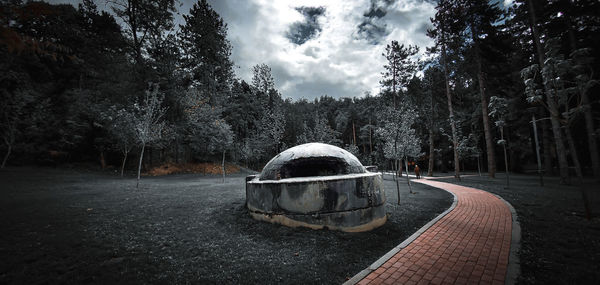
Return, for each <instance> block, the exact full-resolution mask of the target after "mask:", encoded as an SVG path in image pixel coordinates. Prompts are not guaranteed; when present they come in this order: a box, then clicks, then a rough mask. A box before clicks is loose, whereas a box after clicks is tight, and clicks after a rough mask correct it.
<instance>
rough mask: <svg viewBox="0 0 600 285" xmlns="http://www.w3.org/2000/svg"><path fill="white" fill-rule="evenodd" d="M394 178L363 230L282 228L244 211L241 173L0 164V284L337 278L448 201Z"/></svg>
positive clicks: (351, 272)
mask: <svg viewBox="0 0 600 285" xmlns="http://www.w3.org/2000/svg"><path fill="white" fill-rule="evenodd" d="M413 185H414V187H413V190H414V191H416V192H417V193H416V194H409V193H408V189H407V188H406V184H405V183H401V186H402V196H401V200H402V203H401V205H400V206H397V205H396V201H397V197H396V188H395V184H394V182H393V181H388V180H386V181H385V187H386V194H387V198H388V204H387V211H388V212H389V214H390V218H389V221H388V222H387V223H386V224H385V225H384V226H383V227H381V228H378V229H376V230H374V231H371V232H367V233H342V232H334V231H314V230H310V229H292V228H286V227H283V226H279V225H274V224H268V223H264V222H258V221H255V220H253V219H251V218H250V217H249V215H248V214H247V212H246V209H245V208H244V202H245V192H244V175H237V176H229V177H227V178H226V180H225V183H221V178H220V177H219V176H202V175H193V174H187V175H170V176H163V177H144V178H143V179H142V182H141V185H140V189H136V188H135V180H134V179H132V178H125V179H122V178H120V177H117V176H114V175H112V174H108V173H102V172H94V171H84V170H68V169H52V168H8V169H4V170H2V171H0V197H1V198H0V214H1V217H2V218H1V219H0V227H1V228H2V235H1V236H0V283H2V284H4V283H8V284H40V283H51V284H53V283H77V284H79V283H99V284H112V283H178V284H185V283H195V284H199V283H200V284H223V283H228V284H239V283H245V284H248V283H252V284H265V283H271V284H273V283H286V284H340V283H342V282H344V281H345V280H346V278H349V277H352V276H353V275H354V274H356V273H358V272H359V271H360V270H362V269H364V268H365V267H367V266H368V265H370V264H371V263H372V262H374V261H375V260H377V259H378V258H379V257H380V256H381V255H383V254H385V253H386V252H387V251H389V250H390V249H391V248H393V247H394V246H396V245H397V244H399V243H400V242H402V241H403V240H404V239H405V238H407V237H408V236H410V235H411V234H412V233H414V232H415V231H416V230H417V229H419V228H420V227H421V226H423V225H424V224H426V223H427V222H428V221H429V220H431V219H432V218H434V217H435V216H437V215H438V214H440V213H441V212H443V211H444V210H446V209H447V208H448V207H449V206H450V204H451V203H452V197H451V195H450V194H448V193H446V192H444V191H442V190H438V189H434V188H430V187H428V186H424V185H420V184H418V183H415V184H413Z"/></svg>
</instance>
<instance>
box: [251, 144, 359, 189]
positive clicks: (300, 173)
mask: <svg viewBox="0 0 600 285" xmlns="http://www.w3.org/2000/svg"><path fill="white" fill-rule="evenodd" d="M365 172H366V170H365V167H364V166H363V165H362V164H361V163H360V161H359V160H358V158H356V156H354V155H353V154H351V153H350V152H348V151H346V150H345V149H342V148H339V147H337V146H333V145H329V144H324V143H307V144H303V145H298V146H295V147H292V148H289V149H287V150H285V151H283V152H281V153H280V154H278V155H277V156H275V157H273V158H272V159H271V160H270V161H269V162H268V163H267V164H266V165H265V167H264V168H263V171H262V172H261V174H260V176H259V177H260V178H259V179H260V180H275V179H278V178H279V179H285V178H293V177H311V176H330V175H344V174H355V173H365ZM278 175H279V176H278Z"/></svg>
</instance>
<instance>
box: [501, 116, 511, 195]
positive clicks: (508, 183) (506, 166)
mask: <svg viewBox="0 0 600 285" xmlns="http://www.w3.org/2000/svg"><path fill="white" fill-rule="evenodd" d="M500 137H501V138H502V141H503V142H504V143H503V144H502V148H503V149H504V169H505V170H506V188H508V187H509V185H510V177H509V176H508V156H507V155H506V141H504V127H501V128H500Z"/></svg>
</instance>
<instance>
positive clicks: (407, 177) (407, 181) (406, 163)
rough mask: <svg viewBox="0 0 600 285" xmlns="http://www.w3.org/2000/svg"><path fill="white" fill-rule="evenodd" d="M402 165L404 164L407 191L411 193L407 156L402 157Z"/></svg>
mask: <svg viewBox="0 0 600 285" xmlns="http://www.w3.org/2000/svg"><path fill="white" fill-rule="evenodd" d="M404 166H406V183H407V184H408V191H409V192H410V194H412V193H413V191H412V186H411V185H410V177H409V176H408V159H407V158H405V159H404Z"/></svg>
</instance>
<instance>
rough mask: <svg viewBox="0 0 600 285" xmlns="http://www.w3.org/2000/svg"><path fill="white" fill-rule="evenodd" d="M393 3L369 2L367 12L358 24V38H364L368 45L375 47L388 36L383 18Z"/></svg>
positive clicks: (388, 0)
mask: <svg viewBox="0 0 600 285" xmlns="http://www.w3.org/2000/svg"><path fill="white" fill-rule="evenodd" d="M394 2H395V1H394V0H371V6H370V8H369V10H368V11H366V12H365V13H364V14H363V16H364V19H363V21H362V22H361V23H360V24H358V27H357V28H358V32H357V35H358V38H364V39H366V40H367V41H369V43H371V44H373V45H377V44H379V43H380V42H381V40H382V39H383V38H385V37H386V36H387V35H389V33H390V32H389V30H388V26H387V24H386V22H385V21H384V20H383V18H384V17H385V16H386V15H387V13H388V8H389V7H390V6H391V5H392V4H394Z"/></svg>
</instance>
